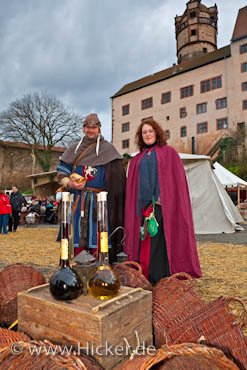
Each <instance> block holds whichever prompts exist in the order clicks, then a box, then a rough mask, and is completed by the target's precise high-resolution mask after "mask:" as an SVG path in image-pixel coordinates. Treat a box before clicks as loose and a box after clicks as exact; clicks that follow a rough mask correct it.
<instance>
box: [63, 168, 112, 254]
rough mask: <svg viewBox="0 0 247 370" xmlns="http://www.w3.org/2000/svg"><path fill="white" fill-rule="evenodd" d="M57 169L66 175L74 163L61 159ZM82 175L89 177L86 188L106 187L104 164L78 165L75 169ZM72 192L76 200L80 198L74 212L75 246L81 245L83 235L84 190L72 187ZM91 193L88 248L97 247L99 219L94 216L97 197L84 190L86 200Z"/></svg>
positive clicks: (69, 172) (103, 188)
mask: <svg viewBox="0 0 247 370" xmlns="http://www.w3.org/2000/svg"><path fill="white" fill-rule="evenodd" d="M57 171H59V172H60V173H61V172H63V173H64V174H65V175H66V176H70V175H71V173H72V165H69V164H67V163H65V162H63V161H60V163H59V165H58V167H57ZM73 172H75V173H77V174H79V175H81V176H84V177H86V178H87V182H86V185H85V188H87V187H89V188H97V189H101V190H102V191H103V190H105V189H106V181H105V170H104V166H103V165H100V166H94V167H90V166H82V165H80V166H77V167H76V168H75V170H74V171H73ZM70 192H71V193H72V194H74V201H75V200H76V199H78V197H79V200H78V204H77V207H76V210H75V214H74V247H75V248H76V247H79V239H80V235H81V196H82V191H80V190H73V189H71V190H70ZM87 194H89V195H88V196H89V212H88V235H87V243H88V244H87V246H88V248H97V221H96V220H95V218H94V214H95V212H94V209H97V204H96V197H95V196H94V193H93V192H87V191H83V196H84V200H85V199H86V197H87Z"/></svg>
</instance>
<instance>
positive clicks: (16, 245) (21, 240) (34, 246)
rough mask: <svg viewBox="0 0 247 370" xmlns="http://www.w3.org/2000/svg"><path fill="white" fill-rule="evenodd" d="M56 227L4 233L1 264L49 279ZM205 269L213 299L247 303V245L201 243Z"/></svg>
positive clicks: (201, 286)
mask: <svg viewBox="0 0 247 370" xmlns="http://www.w3.org/2000/svg"><path fill="white" fill-rule="evenodd" d="M56 236H57V229H56V228H20V229H18V231H17V232H16V233H9V234H8V235H2V234H0V253H1V254H0V268H1V267H4V266H6V265H8V264H12V263H16V262H22V263H30V264H32V265H33V266H35V267H37V268H38V269H39V270H40V271H41V272H42V273H43V274H44V275H45V276H46V278H47V279H49V277H50V275H51V273H52V272H53V271H54V270H55V269H56V268H57V266H58V261H59V244H58V243H57V242H56V241H55V240H56ZM198 250H199V257H200V262H201V267H202V271H203V277H202V279H197V280H196V290H197V291H198V292H199V293H200V295H201V296H202V297H203V298H204V299H205V300H206V301H210V300H212V299H214V298H216V297H219V296H221V295H227V296H232V297H238V298H241V299H243V301H244V302H245V304H246V306H247V283H246V282H247V245H232V244H218V243H198Z"/></svg>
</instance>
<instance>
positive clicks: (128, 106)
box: [122, 104, 130, 116]
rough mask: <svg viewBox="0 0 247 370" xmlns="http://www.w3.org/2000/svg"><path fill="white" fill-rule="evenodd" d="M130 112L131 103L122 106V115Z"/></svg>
mask: <svg viewBox="0 0 247 370" xmlns="http://www.w3.org/2000/svg"><path fill="white" fill-rule="evenodd" d="M129 112H130V105H129V104H126V105H123V106H122V115H123V116H126V114H129Z"/></svg>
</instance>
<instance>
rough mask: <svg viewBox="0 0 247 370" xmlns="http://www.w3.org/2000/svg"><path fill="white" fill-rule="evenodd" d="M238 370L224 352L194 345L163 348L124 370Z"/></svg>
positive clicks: (134, 361)
mask: <svg viewBox="0 0 247 370" xmlns="http://www.w3.org/2000/svg"><path fill="white" fill-rule="evenodd" d="M137 369H138V370H148V369H155V370H238V367H237V366H236V365H235V364H234V363H233V362H232V361H230V360H229V359H228V358H227V357H226V356H225V355H224V353H223V352H222V351H220V350H218V349H216V348H209V347H206V346H202V345H199V344H194V343H183V344H179V345H174V346H170V347H168V346H163V347H162V348H160V349H159V350H158V351H157V352H156V354H155V355H153V356H151V355H146V356H136V357H135V358H134V359H133V360H128V361H126V362H125V363H124V364H123V366H122V370H137Z"/></svg>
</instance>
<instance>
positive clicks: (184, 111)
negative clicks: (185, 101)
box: [179, 107, 187, 118]
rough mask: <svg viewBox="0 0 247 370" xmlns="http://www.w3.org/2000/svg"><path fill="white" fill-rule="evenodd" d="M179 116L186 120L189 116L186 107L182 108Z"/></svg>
mask: <svg viewBox="0 0 247 370" xmlns="http://www.w3.org/2000/svg"><path fill="white" fill-rule="evenodd" d="M179 116H180V118H184V117H186V116H187V111H186V107H182V108H180V110H179Z"/></svg>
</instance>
